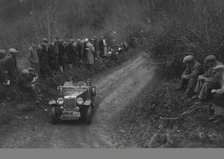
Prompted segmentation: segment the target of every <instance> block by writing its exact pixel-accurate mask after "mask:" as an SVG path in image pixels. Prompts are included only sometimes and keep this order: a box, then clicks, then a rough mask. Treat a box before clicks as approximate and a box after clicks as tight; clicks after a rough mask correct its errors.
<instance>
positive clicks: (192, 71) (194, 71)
mask: <svg viewBox="0 0 224 159" xmlns="http://www.w3.org/2000/svg"><path fill="white" fill-rule="evenodd" d="M201 72H202V66H201V64H200V63H199V62H197V61H195V63H194V65H193V66H190V65H187V67H186V69H185V71H184V72H183V74H182V77H183V76H187V79H190V78H194V79H197V78H198V76H199V75H200V74H201Z"/></svg>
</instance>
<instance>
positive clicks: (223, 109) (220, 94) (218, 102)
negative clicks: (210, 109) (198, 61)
mask: <svg viewBox="0 0 224 159" xmlns="http://www.w3.org/2000/svg"><path fill="white" fill-rule="evenodd" d="M214 70H215V71H216V72H220V73H221V78H222V80H221V88H220V89H213V90H212V91H211V93H212V94H213V103H214V116H212V117H211V118H209V120H210V121H213V123H215V124H217V123H220V122H221V121H223V120H224V65H219V66H216V67H215V68H214Z"/></svg>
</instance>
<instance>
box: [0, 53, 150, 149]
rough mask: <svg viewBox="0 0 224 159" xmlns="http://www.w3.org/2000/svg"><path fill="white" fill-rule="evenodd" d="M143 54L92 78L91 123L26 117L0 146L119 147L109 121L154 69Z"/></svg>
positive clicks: (144, 82) (134, 95)
mask: <svg viewBox="0 0 224 159" xmlns="http://www.w3.org/2000/svg"><path fill="white" fill-rule="evenodd" d="M143 55H144V53H141V54H139V55H138V56H136V58H134V59H131V60H129V61H128V62H126V63H125V64H123V65H122V66H121V67H120V68H117V69H115V70H113V71H112V72H110V73H109V74H105V75H104V76H101V77H99V78H98V79H95V81H94V84H95V85H96V87H97V98H98V99H97V108H96V110H95V112H94V116H93V121H92V124H91V125H85V124H83V123H82V122H79V121H77V122H61V123H59V124H58V125H51V123H49V122H47V121H46V120H40V121H39V122H40V123H39V124H37V125H35V123H32V120H30V121H27V123H25V124H24V127H22V128H20V127H18V128H13V129H12V130H10V131H9V133H8V134H7V135H6V136H4V137H1V138H0V146H1V147H2V148H119V147H120V145H122V143H119V141H118V140H117V138H116V135H115V133H113V131H114V130H113V129H114V128H113V127H112V126H111V125H112V122H113V121H114V120H116V115H117V114H118V113H120V112H122V110H123V109H124V108H125V106H128V104H129V102H130V101H131V100H133V99H134V98H135V97H136V96H137V94H138V93H139V92H140V91H141V90H142V89H143V88H144V86H145V85H146V84H148V82H150V80H151V79H152V78H153V74H154V68H153V67H152V68H149V65H147V63H148V60H146V59H145V58H144V56H143ZM45 113H46V112H45ZM38 115H39V116H38ZM40 115H41V113H40V114H36V115H34V116H33V117H32V118H35V119H37V120H38V119H41V116H40ZM45 116H47V114H45ZM43 118H44V117H43ZM31 130H32V131H31ZM122 147H125V145H123V146H122Z"/></svg>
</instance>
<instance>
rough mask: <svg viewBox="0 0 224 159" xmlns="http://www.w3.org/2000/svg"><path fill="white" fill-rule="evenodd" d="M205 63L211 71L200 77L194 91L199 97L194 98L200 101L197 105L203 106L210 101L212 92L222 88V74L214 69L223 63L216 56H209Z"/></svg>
mask: <svg viewBox="0 0 224 159" xmlns="http://www.w3.org/2000/svg"><path fill="white" fill-rule="evenodd" d="M204 62H205V64H206V65H207V66H208V67H209V69H208V70H207V72H205V74H203V75H200V76H199V77H198V81H197V84H196V87H195V90H194V91H195V93H196V94H197V95H196V96H194V98H198V99H199V101H198V102H196V103H195V104H203V102H206V101H208V100H209V99H210V98H211V90H212V89H219V88H220V87H221V85H220V80H221V74H220V72H218V71H216V70H214V69H213V68H215V67H216V66H218V65H222V63H221V62H219V61H217V60H216V57H215V56H214V55H209V56H207V57H206V58H205V61H204Z"/></svg>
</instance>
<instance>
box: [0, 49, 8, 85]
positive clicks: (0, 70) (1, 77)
mask: <svg viewBox="0 0 224 159" xmlns="http://www.w3.org/2000/svg"><path fill="white" fill-rule="evenodd" d="M5 55H6V51H5V50H3V49H1V50H0V85H2V84H3V83H4V82H5V81H6V76H7V74H6V69H5V60H4V58H5Z"/></svg>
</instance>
